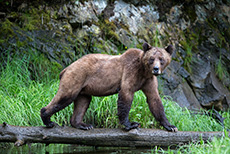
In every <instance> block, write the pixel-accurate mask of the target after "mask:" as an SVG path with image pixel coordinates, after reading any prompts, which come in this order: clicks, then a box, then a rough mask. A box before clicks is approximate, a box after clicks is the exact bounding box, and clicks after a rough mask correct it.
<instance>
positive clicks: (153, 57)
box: [142, 43, 174, 76]
mask: <svg viewBox="0 0 230 154" xmlns="http://www.w3.org/2000/svg"><path fill="white" fill-rule="evenodd" d="M143 50H144V56H143V58H142V62H143V63H144V65H145V70H147V71H148V72H149V73H151V74H153V75H156V76H157V75H159V74H161V73H162V72H163V70H164V69H165V68H166V66H168V64H169V63H170V62H171V56H172V53H173V50H174V49H173V46H172V45H169V46H168V47H167V48H165V49H164V48H158V47H152V46H151V45H149V44H148V43H144V44H143Z"/></svg>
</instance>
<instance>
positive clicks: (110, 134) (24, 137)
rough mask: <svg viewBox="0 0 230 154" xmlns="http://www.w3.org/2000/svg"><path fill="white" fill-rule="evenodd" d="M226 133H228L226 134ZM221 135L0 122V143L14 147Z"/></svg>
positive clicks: (165, 142)
mask: <svg viewBox="0 0 230 154" xmlns="http://www.w3.org/2000/svg"><path fill="white" fill-rule="evenodd" d="M228 135H230V134H228ZM222 136H224V133H223V132H183V131H178V132H176V133H174V132H167V131H165V130H159V129H133V130H130V131H128V132H127V131H124V130H122V129H104V128H103V129H92V130H89V131H84V130H79V129H75V128H72V127H67V126H64V127H61V126H55V127H54V128H46V127H42V126H40V127H22V126H13V125H9V124H6V123H3V124H1V125H0V142H14V143H15V145H16V146H21V145H23V144H25V143H46V144H50V143H63V144H79V145H88V146H114V147H117V146H118V147H152V146H156V145H157V146H173V145H175V146H176V145H180V144H186V143H189V142H197V141H200V140H201V138H202V139H203V141H204V142H207V141H211V140H212V139H213V138H214V137H222Z"/></svg>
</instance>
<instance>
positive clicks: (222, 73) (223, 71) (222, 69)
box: [215, 55, 229, 80]
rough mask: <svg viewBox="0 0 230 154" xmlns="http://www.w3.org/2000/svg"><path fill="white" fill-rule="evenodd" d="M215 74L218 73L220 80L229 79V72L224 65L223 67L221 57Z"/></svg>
mask: <svg viewBox="0 0 230 154" xmlns="http://www.w3.org/2000/svg"><path fill="white" fill-rule="evenodd" d="M215 72H216V75H217V76H218V77H219V79H220V80H223V79H226V78H229V74H228V71H227V69H226V67H224V65H223V61H222V57H221V55H220V58H219V59H218V61H217V64H216V65H215Z"/></svg>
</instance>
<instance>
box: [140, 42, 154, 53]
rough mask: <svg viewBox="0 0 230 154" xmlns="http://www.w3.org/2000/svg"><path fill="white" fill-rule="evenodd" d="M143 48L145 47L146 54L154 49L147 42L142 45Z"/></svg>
mask: <svg viewBox="0 0 230 154" xmlns="http://www.w3.org/2000/svg"><path fill="white" fill-rule="evenodd" d="M142 47H143V50H144V52H146V51H148V50H150V49H151V48H152V46H151V45H149V44H148V43H146V42H145V43H144V44H143V45H142Z"/></svg>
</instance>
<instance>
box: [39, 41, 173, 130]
mask: <svg viewBox="0 0 230 154" xmlns="http://www.w3.org/2000/svg"><path fill="white" fill-rule="evenodd" d="M173 50H174V49H173V46H172V45H169V46H168V47H167V48H166V49H163V48H157V47H152V46H150V45H149V44H148V43H144V44H143V51H142V50H140V49H128V50H127V51H126V52H125V53H123V54H122V55H116V56H111V55H105V54H88V55H85V56H83V57H82V58H80V59H78V60H77V61H75V62H74V63H72V64H71V65H69V66H68V67H67V68H65V69H64V70H63V71H62V72H61V73H60V85H59V89H58V92H57V94H56V95H55V96H54V98H53V99H52V101H51V102H50V103H49V104H48V105H47V106H46V107H44V108H42V109H41V118H42V120H43V123H44V124H45V125H46V126H47V127H53V126H54V122H51V121H50V117H51V116H52V115H53V114H54V113H56V112H58V111H60V110H62V109H63V108H65V107H66V106H68V105H69V104H71V103H72V102H74V111H73V115H72V117H71V120H70V123H71V125H72V126H73V127H75V128H79V129H83V130H88V129H92V128H93V126H92V125H90V124H85V123H83V122H82V120H83V116H84V114H85V112H86V110H87V109H88V107H89V104H90V101H91V98H92V96H108V95H113V94H116V93H119V94H118V101H117V103H118V108H117V109H118V117H119V121H120V124H122V125H124V126H125V129H126V130H130V129H134V128H137V127H139V126H140V124H139V123H137V122H130V121H129V111H130V108H131V104H132V100H133V96H134V93H135V92H136V91H138V90H142V91H143V92H144V94H145V95H146V98H147V103H148V105H149V109H150V111H151V112H152V114H153V115H154V117H155V118H156V120H157V121H159V122H160V124H161V125H162V126H163V127H164V128H165V129H166V130H168V131H173V132H176V131H177V128H176V127H175V126H173V125H171V124H170V123H169V122H168V119H167V118H166V116H165V112H164V107H163V105H162V102H161V99H160V96H159V93H158V89H157V88H158V81H157V77H156V76H157V75H159V74H161V73H162V71H163V70H164V69H165V67H166V66H167V65H168V64H169V63H170V61H171V55H172V53H173Z"/></svg>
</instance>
